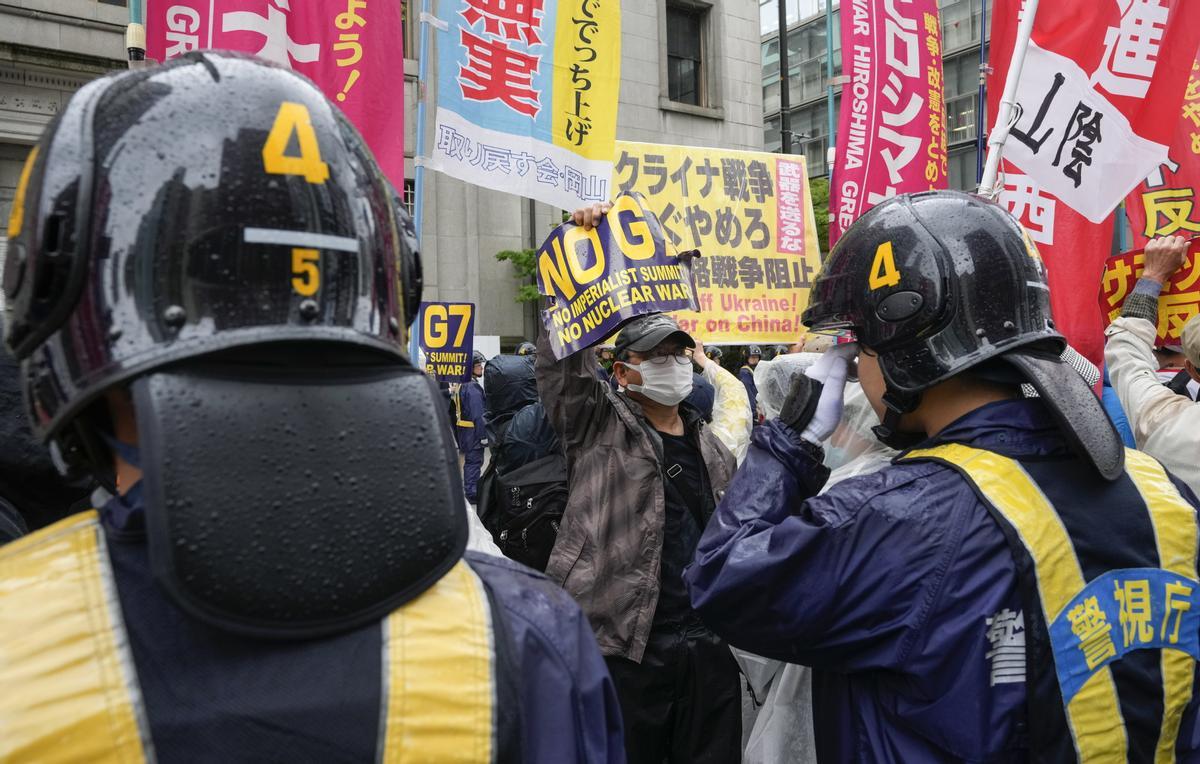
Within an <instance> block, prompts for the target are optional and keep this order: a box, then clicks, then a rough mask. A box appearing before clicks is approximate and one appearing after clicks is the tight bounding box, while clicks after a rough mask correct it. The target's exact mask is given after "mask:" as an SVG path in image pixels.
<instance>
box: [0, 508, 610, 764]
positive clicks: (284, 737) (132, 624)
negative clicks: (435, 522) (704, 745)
mask: <svg viewBox="0 0 1200 764" xmlns="http://www.w3.org/2000/svg"><path fill="white" fill-rule="evenodd" d="M139 489H140V486H135V487H134V489H133V490H132V491H130V492H129V494H128V495H127V496H126V497H125V499H124V500H122V499H114V500H112V501H110V502H109V503H108V505H106V506H105V507H104V509H102V510H101V512H100V513H99V515H97V513H95V512H88V513H83V514H80V515H75V516H73V517H72V518H68V519H67V520H64V521H61V522H60V523H59V524H57V525H54V526H51V527H49V528H47V529H45V530H43V531H41V532H39V533H38V534H34V535H32V536H28V537H26V538H24V539H20V540H18V541H16V542H13V543H12V544H9V545H7V546H4V547H0V686H4V692H3V697H2V698H0V762H7V761H16V762H25V761H49V760H67V759H70V760H78V761H110V760H111V761H116V760H121V761H142V760H145V761H153V760H158V761H160V762H185V761H186V762H191V761H196V762H201V761H221V762H242V761H245V762H251V761H284V760H286V761H298V762H299V761H321V762H343V761H344V762H363V761H398V760H429V761H435V760H436V761H451V760H453V761H458V760H463V761H466V760H470V761H496V762H507V761H529V762H547V763H550V762H553V763H554V764H557V763H558V762H567V761H570V762H596V763H597V764H601V763H607V762H623V761H624V760H625V754H624V749H623V745H622V736H621V721H620V711H619V708H618V706H617V700H616V695H615V692H614V689H613V685H612V681H611V679H610V678H609V676H608V671H607V669H606V667H605V664H604V661H603V659H602V658H601V656H600V652H599V650H598V649H597V647H596V642H595V639H594V637H593V636H592V630H591V627H590V626H589V625H588V622H587V620H586V619H585V618H584V617H583V615H582V613H581V612H580V610H579V607H578V606H577V605H576V604H575V603H574V602H573V601H572V600H571V599H570V598H569V597H568V596H567V595H566V594H565V593H564V592H563V591H562V590H561V589H560V588H559V587H558V586H555V585H554V584H552V583H551V582H550V581H549V580H547V579H546V578H545V577H544V576H542V575H541V574H538V573H535V572H533V571H531V570H529V569H528V568H526V567H524V566H522V565H518V564H516V563H514V562H511V561H509V560H506V559H504V558H499V557H492V556H490V555H481V554H476V553H473V552H468V553H467V555H466V557H465V560H461V561H460V562H459V563H458V564H456V565H455V566H454V567H453V568H452V569H451V570H450V571H449V572H448V573H446V574H445V576H444V577H443V578H442V579H441V580H439V581H438V582H437V583H435V584H434V585H433V586H431V587H430V588H429V589H428V590H426V592H425V593H422V594H421V595H419V596H418V598H417V599H415V600H413V601H412V602H411V603H409V604H407V605H404V606H402V607H401V608H400V609H399V610H398V611H396V613H394V614H393V615H392V616H390V617H389V618H387V619H386V620H384V621H381V622H377V623H373V624H371V625H369V626H365V627H361V628H357V629H353V630H350V631H347V632H343V633H340V634H337V635H334V636H331V637H324V638H320V639H310V640H290V641H277V640H264V639H251V638H246V637H241V636H237V635H233V634H230V633H228V632H225V631H221V630H218V629H216V628H214V627H212V626H210V625H208V624H206V623H203V622H201V621H199V620H197V619H195V618H193V617H191V616H189V615H188V614H186V613H184V612H183V611H182V610H180V609H179V608H178V607H177V606H176V605H175V603H174V602H173V601H172V600H171V599H169V598H168V597H167V595H166V594H165V593H164V591H163V590H162V589H161V588H160V587H159V585H158V584H157V583H156V582H155V580H154V578H153V576H152V573H151V561H150V559H149V557H148V550H147V545H146V543H145V532H144V515H143V510H142V509H141V506H140V498H139V497H140V490H139ZM480 609H483V610H485V611H486V615H484V616H479V611H480ZM476 623H481V624H484V625H485V628H483V629H480V630H478V631H474V632H473V631H469V630H464V629H463V625H464V624H476ZM463 635H465V636H466V637H467V638H466V639H462V638H460V637H462V636H463ZM488 645H491V647H488ZM493 677H495V679H494V681H493V679H492V678H493Z"/></svg>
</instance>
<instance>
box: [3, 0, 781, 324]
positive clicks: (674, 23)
mask: <svg viewBox="0 0 1200 764" xmlns="http://www.w3.org/2000/svg"><path fill="white" fill-rule="evenodd" d="M399 1H400V2H402V3H405V4H406V7H405V14H404V17H405V21H406V29H405V36H406V39H405V43H406V44H405V58H404V61H403V68H404V89H403V94H402V95H403V98H404V102H405V113H406V117H407V119H406V132H407V135H406V138H405V149H406V151H407V152H408V157H407V158H406V172H405V175H406V177H407V178H408V181H407V182H406V183H405V196H406V199H408V200H409V201H410V202H411V200H412V195H413V192H414V187H413V183H412V179H413V178H414V176H415V170H416V164H415V162H414V158H413V150H414V149H415V147H416V130H415V128H416V125H415V122H416V105H417V73H418V70H419V62H418V61H417V60H416V56H417V54H418V51H419V45H418V39H419V38H418V32H419V25H418V24H416V23H411V22H413V21H415V20H416V16H417V15H418V14H416V13H414V12H412V8H410V7H407V6H408V4H412V6H414V7H419V5H420V0H399ZM621 11H622V37H621V49H622V70H621V71H622V80H621V89H620V110H619V113H618V117H617V120H618V122H617V135H618V137H619V138H622V139H625V140H636V141H649V142H659V143H677V144H686V145H696V146H721V147H725V148H731V149H761V148H762V147H763V127H762V126H763V108H762V79H761V78H762V64H761V61H760V45H761V36H760V29H759V7H758V2H757V0H621ZM127 18H128V11H127V9H126V7H125V5H124V3H123V2H118V4H112V3H110V2H98V0H0V256H2V250H3V247H4V241H3V232H4V228H5V225H4V223H6V221H7V220H8V215H9V210H10V208H11V205H12V198H13V194H14V192H15V189H16V185H17V178H18V177H19V175H20V171H21V166H22V164H23V162H24V160H25V157H26V156H27V154H28V152H29V149H30V147H31V146H32V144H33V142H34V141H35V140H36V139H37V136H38V135H39V134H40V132H41V130H42V129H43V128H44V127H45V126H46V125H47V124H48V123H49V121H50V120H51V119H52V118H53V116H54V115H55V114H56V113H57V111H58V110H59V109H60V108H61V107H62V105H63V104H65V103H66V100H67V99H68V98H69V97H70V95H71V94H72V93H73V92H74V91H75V90H77V89H78V88H79V87H80V85H82V84H83V83H85V82H87V81H88V80H89V79H92V78H94V77H97V76H99V75H101V74H103V73H105V72H106V71H110V70H113V69H119V68H123V67H124V66H125V65H126V63H125V59H126V51H125V41H124V30H125V23H126V21H127ZM384 96H385V97H386V94H384ZM425 193H426V203H425V209H424V220H423V235H422V254H423V257H424V264H425V283H426V291H425V294H426V299H429V300H457V301H466V302H473V303H475V304H476V305H477V306H478V311H477V314H476V332H477V333H479V334H483V335H499V336H500V337H501V338H502V340H503V341H504V342H505V344H511V343H515V342H517V341H519V340H520V339H522V338H525V337H532V336H533V333H534V330H535V328H536V324H535V323H534V321H535V315H534V310H533V307H532V306H530V305H524V306H523V305H520V304H518V303H516V302H515V301H514V297H515V295H516V291H517V288H518V287H519V286H520V282H519V280H518V279H517V278H516V277H515V275H514V271H513V268H512V266H511V265H510V264H509V263H507V262H501V261H498V260H496V258H495V255H496V253H497V252H500V251H503V250H510V249H523V248H526V247H534V248H536V247H537V246H538V245H539V244H541V242H542V241H543V240H544V239H545V237H546V235H547V234H548V233H549V232H550V229H551V228H552V227H553V226H554V225H556V224H557V223H558V222H559V221H561V219H562V217H561V215H562V211H561V210H555V209H551V208H550V207H548V206H546V205H543V204H538V203H534V202H531V201H529V200H527V199H523V198H521V197H517V196H513V195H511V194H504V193H500V192H496V191H490V190H487V189H483V188H479V187H476V186H472V185H469V184H466V183H463V182H461V181H457V180H454V179H452V178H448V177H445V176H441V175H439V174H438V173H435V172H428V173H426V185H425Z"/></svg>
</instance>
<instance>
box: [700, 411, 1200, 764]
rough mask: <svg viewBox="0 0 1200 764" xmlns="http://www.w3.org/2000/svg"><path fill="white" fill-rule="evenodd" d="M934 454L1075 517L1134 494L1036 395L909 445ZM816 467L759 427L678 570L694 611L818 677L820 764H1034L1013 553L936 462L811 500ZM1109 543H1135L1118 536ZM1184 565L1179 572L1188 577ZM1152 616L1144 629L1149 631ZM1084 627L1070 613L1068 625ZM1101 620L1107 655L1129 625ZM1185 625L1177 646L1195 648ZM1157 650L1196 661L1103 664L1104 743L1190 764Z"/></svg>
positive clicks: (1184, 710) (1199, 727)
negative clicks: (960, 455)
mask: <svg viewBox="0 0 1200 764" xmlns="http://www.w3.org/2000/svg"><path fill="white" fill-rule="evenodd" d="M938 444H964V445H966V446H972V447H974V448H975V449H985V450H986V451H988V452H993V453H996V454H1000V455H1002V456H1005V457H1010V458H1011V459H1014V460H1017V461H1018V462H1019V463H1020V464H1021V465H1022V467H1023V468H1024V469H1025V470H1026V471H1027V472H1028V474H1030V475H1032V476H1033V477H1034V478H1036V480H1037V483H1038V485H1040V486H1041V487H1042V489H1043V491H1044V493H1045V495H1046V497H1047V499H1049V500H1050V501H1051V502H1053V503H1052V506H1053V507H1055V508H1057V507H1058V506H1059V505H1060V503H1073V504H1082V505H1083V507H1082V508H1083V510H1084V511H1095V512H1097V513H1099V512H1106V511H1107V512H1113V513H1114V515H1115V516H1121V507H1122V506H1125V505H1124V504H1122V501H1123V499H1122V496H1124V498H1126V499H1128V498H1129V497H1128V495H1125V494H1121V493H1120V492H1121V491H1124V490H1128V489H1129V485H1127V484H1126V483H1125V482H1121V481H1118V482H1116V483H1111V484H1109V483H1105V482H1104V481H1102V480H1100V478H1099V477H1098V476H1095V473H1094V472H1090V471H1089V470H1090V469H1091V468H1090V467H1087V466H1086V465H1084V464H1083V462H1082V461H1081V460H1080V459H1079V458H1078V457H1077V456H1076V455H1075V454H1074V452H1073V451H1072V450H1071V449H1070V448H1069V447H1068V444H1067V443H1066V442H1065V440H1064V438H1063V436H1062V435H1061V434H1060V432H1059V431H1058V429H1057V428H1056V427H1055V425H1054V424H1053V419H1052V417H1051V415H1050V413H1049V412H1048V410H1047V409H1046V408H1045V407H1044V404H1042V403H1041V402H1040V401H1036V400H1022V401H1005V402H1000V403H993V404H990V405H987V406H984V407H983V408H980V409H978V410H976V411H974V412H972V413H970V414H968V415H966V416H965V417H963V418H961V419H960V420H958V421H957V422H955V423H954V424H952V425H950V426H949V427H947V428H946V429H945V430H944V431H943V432H941V433H940V434H939V435H938V436H937V437H936V438H935V439H932V440H931V441H928V442H926V443H925V444H923V445H922V448H929V447H931V446H937V445H938ZM1132 456H1139V457H1140V455H1137V454H1134V455H1132ZM1085 467H1086V469H1085ZM820 471H821V468H819V467H818V466H817V465H816V464H815V462H814V461H813V459H812V458H811V457H810V456H808V454H807V452H806V451H804V450H803V448H802V447H801V446H800V441H799V438H798V437H797V436H796V435H795V434H794V433H793V432H792V431H791V430H790V429H788V428H787V427H785V426H784V425H782V424H781V423H780V422H779V421H778V420H772V421H771V422H769V423H768V424H767V425H766V426H764V427H760V428H756V430H755V434H754V440H753V445H752V446H751V448H750V453H749V455H748V457H747V459H746V461H745V464H744V466H743V467H742V469H741V470H740V471H739V472H738V473H737V475H736V476H735V477H734V480H733V482H732V483H731V484H730V486H729V488H728V490H727V491H726V493H725V496H724V499H723V501H722V502H721V503H720V506H719V507H718V509H717V512H716V514H715V515H714V517H713V519H712V521H711V522H710V523H709V525H708V528H707V529H706V531H705V533H704V536H703V538H702V539H701V541H700V544H699V546H698V548H697V551H696V555H695V559H694V561H693V564H692V565H691V566H690V567H689V568H688V569H687V571H686V572H685V576H684V577H685V581H686V583H687V585H688V588H689V591H690V594H691V599H692V604H693V606H694V607H695V609H696V610H697V611H698V612H699V614H700V616H701V617H702V618H703V619H704V621H705V622H706V623H707V624H708V625H709V626H710V627H711V628H712V629H713V630H714V631H715V632H717V633H718V634H720V635H721V636H722V637H724V638H725V639H727V640H728V641H729V642H730V644H732V645H734V646H736V647H740V648H743V649H746V650H749V651H751V652H754V653H757V654H760V655H764V656H767V657H771V658H776V659H779V660H784V661H789V662H792V663H798V664H803V665H808V666H812V667H813V668H814V684H813V696H814V697H813V709H814V725H813V727H814V730H815V732H816V736H817V751H818V757H819V759H820V760H821V761H825V762H848V761H854V762H923V763H926V764H928V763H932V762H959V761H971V762H980V761H988V762H1009V761H1012V762H1018V761H1020V762H1024V761H1030V760H1039V759H1040V760H1045V754H1044V752H1043V753H1041V754H1039V752H1038V751H1037V750H1032V748H1033V747H1032V746H1031V745H1030V741H1029V736H1028V735H1027V730H1028V728H1029V724H1028V719H1029V714H1028V710H1027V709H1028V708H1029V705H1028V703H1029V697H1030V695H1031V694H1027V684H1026V676H1027V671H1026V665H1025V662H1026V660H1027V655H1026V650H1025V637H1026V629H1025V627H1026V625H1027V620H1028V619H1027V618H1026V617H1025V614H1023V612H1022V603H1023V599H1022V596H1021V591H1020V586H1021V581H1020V577H1019V575H1018V571H1017V567H1016V564H1015V563H1014V559H1015V553H1014V552H1013V551H1012V548H1010V546H1009V542H1008V540H1006V536H1005V533H1004V531H1003V530H1002V527H1001V525H1000V522H999V521H998V520H996V519H994V517H993V515H992V514H990V513H989V509H988V506H987V505H985V504H984V503H983V502H982V501H981V499H980V498H979V495H977V493H976V491H975V489H974V487H973V485H972V484H971V483H969V482H968V481H967V480H966V479H965V478H964V477H963V475H962V474H960V473H959V472H958V471H956V470H955V469H952V468H950V467H948V466H946V465H945V464H942V463H938V462H934V461H915V462H904V461H898V462H897V463H895V464H893V465H890V466H889V467H887V468H885V469H883V470H882V471H879V472H877V473H874V474H871V475H865V476H861V477H857V478H853V479H850V480H846V481H845V482H842V483H839V484H838V485H836V486H833V487H831V488H830V490H829V491H828V492H827V493H825V494H822V495H819V496H815V497H810V494H811V493H812V492H813V490H812V488H813V484H814V482H816V483H817V484H818V485H819V483H820V482H821V481H823V479H824V476H823V475H820V476H818V475H817V473H818V472H820ZM1159 474H1162V473H1161V472H1160V473H1159ZM1171 480H1172V481H1173V483H1174V485H1175V487H1176V488H1178V489H1179V493H1173V495H1174V496H1175V500H1176V506H1177V507H1182V510H1183V513H1182V515H1183V517H1184V519H1185V521H1190V522H1194V521H1195V506H1196V499H1195V497H1194V496H1193V495H1192V494H1191V493H1190V491H1188V489H1187V488H1186V487H1185V486H1183V485H1182V484H1181V483H1179V481H1177V480H1174V479H1173V478H1172V479H1171ZM1164 482H1165V481H1164ZM804 486H809V488H805V487H804ZM1168 487H1169V484H1168ZM1181 498H1182V501H1180V499H1181ZM1132 500H1133V501H1136V492H1135V494H1134V498H1133V499H1132ZM1188 503H1190V506H1188ZM1176 517H1179V513H1177V515H1176ZM1189 530H1190V529H1189ZM1192 533H1193V534H1194V531H1192ZM1081 535H1083V536H1086V535H1087V534H1086V532H1083V533H1082V534H1081ZM1134 535H1136V534H1131V535H1130V538H1132V537H1133V536H1134ZM1106 543H1111V544H1113V545H1115V546H1120V545H1121V544H1125V543H1129V544H1131V545H1132V544H1133V543H1134V542H1132V541H1129V540H1128V538H1122V537H1121V535H1120V534H1117V536H1116V537H1115V538H1113V537H1110V538H1109V540H1108V541H1107V542H1106ZM1153 543H1154V542H1153V538H1151V539H1150V541H1149V544H1150V546H1151V547H1153ZM1075 548H1076V549H1080V542H1076V543H1075ZM1191 554H1192V556H1191V558H1190V559H1188V560H1186V561H1185V563H1186V564H1188V565H1190V566H1191V571H1192V575H1191V576H1189V577H1188V578H1189V579H1194V578H1195V577H1196V576H1195V573H1194V569H1195V557H1194V554H1195V552H1194V551H1192V552H1191ZM1076 570H1078V569H1076ZM1084 572H1085V573H1087V572H1088V571H1086V570H1085V571H1084ZM1089 577H1090V575H1089ZM1103 585H1106V586H1107V590H1106V591H1107V593H1108V595H1109V596H1110V597H1111V594H1112V591H1113V589H1112V587H1113V584H1112V583H1110V582H1109V579H1104V580H1103ZM1101 594H1103V591H1102V592H1101ZM1179 607H1183V606H1182V605H1180V606H1179ZM1147 612H1149V611H1147ZM1154 612H1155V614H1156V618H1155V619H1154V620H1152V621H1148V623H1147V624H1146V628H1148V629H1151V630H1153V632H1154V635H1155V636H1157V633H1158V628H1159V624H1158V621H1159V619H1158V618H1157V613H1158V611H1157V610H1156V611H1154ZM1076 613H1079V614H1082V615H1087V614H1088V613H1093V614H1095V615H1097V616H1099V613H1095V611H1085V610H1083V609H1080V610H1079V611H1076V612H1073V613H1072V615H1075V614H1076ZM1176 613H1177V614H1178V613H1179V611H1178V610H1177V611H1176ZM1185 614H1186V613H1185ZM1073 622H1074V621H1073ZM1085 622H1086V619H1085V618H1082V617H1081V618H1080V620H1079V621H1078V625H1079V626H1080V627H1084V626H1085V625H1086V623H1085ZM1097 623H1098V621H1097ZM1171 623H1176V624H1177V623H1178V620H1176V621H1174V622H1172V621H1170V620H1166V621H1165V622H1164V630H1165V631H1166V632H1169V631H1170V629H1169V628H1168V627H1169V626H1170V625H1171ZM1185 623H1186V621H1185ZM1106 626H1107V628H1106V629H1105V630H1103V631H1097V632H1096V633H1095V636H1096V638H1097V639H1096V641H1094V642H1093V643H1090V644H1093V645H1101V644H1102V642H1101V641H1100V640H1101V639H1103V640H1115V641H1116V644H1117V645H1118V650H1119V646H1120V644H1121V642H1120V640H1121V634H1122V630H1123V627H1126V626H1127V624H1125V623H1124V622H1122V623H1116V622H1115V619H1114V622H1111V623H1108V624H1107V625H1106ZM1068 632H1069V630H1068ZM1186 632H1187V629H1185V633H1184V635H1183V637H1184V641H1187V640H1189V639H1191V638H1192V635H1190V634H1187V633H1186ZM1076 633H1080V632H1079V631H1077V632H1076ZM1089 636H1090V633H1089ZM1128 638H1129V634H1128V631H1126V639H1128ZM1134 638H1135V639H1136V631H1135V634H1134ZM1103 644H1104V645H1108V644H1109V643H1108V642H1103ZM1181 647H1182V645H1181ZM1193 649H1194V648H1193ZM1160 652H1161V653H1162V654H1163V656H1164V660H1163V666H1164V670H1165V667H1166V658H1165V656H1166V655H1167V654H1168V653H1171V654H1174V655H1179V656H1182V657H1183V658H1184V660H1185V661H1188V660H1191V659H1189V658H1188V657H1187V656H1186V655H1183V654H1182V653H1174V651H1169V650H1165V649H1164V650H1158V649H1153V650H1150V649H1144V650H1138V651H1136V652H1128V653H1125V654H1124V655H1123V656H1120V658H1121V659H1120V660H1116V661H1113V662H1111V663H1102V664H1100V669H1099V670H1105V671H1107V670H1109V668H1111V673H1112V676H1113V677H1114V678H1115V682H1114V684H1115V685H1116V690H1117V692H1118V694H1120V696H1121V702H1120V707H1119V711H1118V709H1117V708H1116V707H1114V708H1112V709H1111V712H1112V714H1113V718H1112V719H1111V720H1109V721H1110V722H1111V724H1107V726H1106V729H1107V732H1106V734H1109V733H1111V734H1112V735H1113V736H1114V738H1113V739H1115V740H1120V739H1122V738H1124V740H1125V743H1126V746H1127V748H1126V750H1127V751H1128V760H1129V761H1143V760H1145V761H1152V760H1155V756H1154V750H1155V749H1156V748H1159V747H1161V748H1165V751H1164V753H1167V754H1168V755H1169V752H1170V751H1171V750H1172V749H1174V750H1175V751H1176V752H1177V753H1178V760H1179V761H1200V721H1198V719H1197V696H1198V695H1200V693H1197V692H1195V691H1194V690H1195V687H1194V664H1192V663H1188V664H1186V665H1185V668H1184V670H1185V671H1186V674H1184V677H1185V680H1184V682H1183V683H1182V684H1183V686H1182V687H1176V688H1175V689H1176V692H1175V695H1174V696H1173V697H1176V698H1180V699H1181V700H1180V703H1179V705H1178V706H1177V709H1178V710H1177V711H1176V714H1175V717H1176V722H1177V723H1178V728H1177V732H1172V731H1171V730H1170V729H1169V727H1170V726H1173V725H1165V724H1162V725H1161V727H1162V729H1163V730H1165V731H1164V732H1163V733H1162V737H1163V739H1162V740H1160V723H1161V722H1162V719H1163V716H1164V715H1163V701H1162V697H1163V692H1161V691H1157V690H1158V689H1159V688H1160V687H1161V685H1162V682H1161V681H1160V680H1159V679H1158V677H1159V674H1158V670H1159V669H1158V665H1159V653H1160ZM1089 657H1096V658H1097V659H1098V660H1101V661H1110V660H1111V659H1112V657H1113V656H1112V652H1111V651H1110V652H1109V653H1096V654H1095V655H1094V656H1089ZM1046 660H1047V661H1049V657H1047V658H1046ZM1131 671H1132V672H1133V673H1132V674H1130V673H1129V672H1131ZM1051 676H1053V670H1051ZM1139 681H1140V682H1141V684H1142V685H1143V687H1141V689H1143V690H1144V689H1145V688H1144V685H1146V684H1147V683H1149V684H1151V685H1152V686H1153V688H1155V689H1156V692H1151V693H1150V694H1149V695H1148V696H1147V697H1146V698H1145V701H1144V702H1140V703H1133V702H1129V698H1132V697H1133V696H1134V694H1135V691H1136V690H1137V689H1138V688H1134V689H1130V690H1129V692H1128V693H1127V692H1126V688H1125V685H1127V684H1131V683H1132V684H1137V683H1138V682H1139ZM1177 684H1178V683H1177ZM1131 686H1132V685H1131ZM1056 697H1057V696H1056ZM1172 734H1173V735H1174V736H1175V740H1174V744H1172V741H1171V739H1170V735H1172ZM1067 745H1068V746H1069V745H1070V743H1069V742H1068V743H1067ZM1118 756H1120V754H1119V753H1118ZM1060 760H1064V759H1060ZM1065 760H1069V759H1065ZM1120 760H1122V761H1123V760H1125V757H1120ZM1160 760H1162V759H1161V758H1160Z"/></svg>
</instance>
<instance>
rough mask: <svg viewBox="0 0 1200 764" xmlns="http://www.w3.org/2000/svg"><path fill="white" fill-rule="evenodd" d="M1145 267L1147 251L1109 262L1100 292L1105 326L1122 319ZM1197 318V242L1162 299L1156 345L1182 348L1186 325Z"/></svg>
mask: <svg viewBox="0 0 1200 764" xmlns="http://www.w3.org/2000/svg"><path fill="white" fill-rule="evenodd" d="M1145 265H1146V255H1145V249H1144V248H1142V249H1135V250H1132V251H1130V252H1125V253H1124V254H1120V255H1116V256H1114V257H1110V258H1108V262H1107V263H1105V266H1104V278H1103V281H1102V282H1101V291H1100V311H1101V313H1102V314H1103V316H1104V323H1105V324H1110V323H1112V322H1113V321H1115V320H1116V319H1117V317H1118V316H1120V315H1121V307H1122V306H1123V305H1124V304H1125V298H1127V297H1128V296H1129V294H1130V292H1132V291H1133V287H1134V285H1135V284H1137V280H1138V279H1139V278H1141V276H1142V270H1143V269H1144V268H1145ZM1197 314H1200V241H1193V242H1192V244H1191V246H1190V247H1189V248H1188V256H1187V262H1186V263H1185V264H1184V266H1183V267H1182V268H1180V269H1179V272H1178V273H1176V274H1175V277H1174V278H1172V279H1171V281H1170V282H1169V283H1168V284H1166V286H1165V287H1164V288H1163V291H1162V294H1161V295H1159V298H1158V342H1157V343H1156V344H1157V345H1159V346H1162V345H1177V344H1179V334H1180V332H1182V331H1183V325H1184V324H1186V323H1187V322H1188V319H1190V318H1192V316H1195V315H1197Z"/></svg>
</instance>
